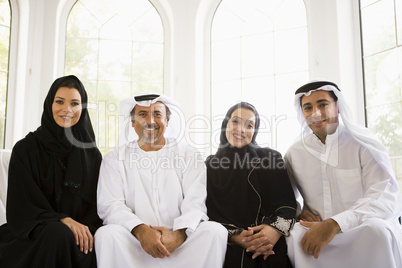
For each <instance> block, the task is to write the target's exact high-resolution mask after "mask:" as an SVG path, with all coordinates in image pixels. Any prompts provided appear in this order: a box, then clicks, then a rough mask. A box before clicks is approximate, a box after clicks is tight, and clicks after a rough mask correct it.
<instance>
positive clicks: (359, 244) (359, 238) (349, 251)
mask: <svg viewBox="0 0 402 268" xmlns="http://www.w3.org/2000/svg"><path fill="white" fill-rule="evenodd" d="M344 130H345V129H344V128H343V127H342V126H340V127H338V130H337V131H336V132H335V133H334V134H332V135H328V136H327V139H326V144H323V143H322V142H321V141H320V140H319V139H318V138H317V137H316V136H315V135H314V134H310V135H308V136H307V137H305V138H304V140H303V141H299V142H297V143H295V144H294V145H292V146H291V147H290V149H289V150H288V152H287V153H286V155H285V161H286V164H287V167H288V173H289V177H290V180H291V183H292V185H294V186H295V187H296V188H297V189H298V190H296V193H295V194H296V195H299V193H300V194H301V195H302V197H303V201H304V204H303V208H304V209H307V210H310V211H312V212H313V213H314V214H317V215H320V217H321V218H322V219H323V220H325V219H328V218H332V219H334V220H335V221H336V222H337V223H338V224H339V226H340V227H341V233H339V234H337V235H336V236H335V237H336V239H334V240H333V241H331V242H330V244H328V245H327V246H326V247H324V249H325V250H323V251H322V253H321V254H320V256H319V258H318V260H316V259H314V257H312V256H310V255H307V254H305V253H304V252H303V250H302V248H301V246H300V242H301V239H302V238H303V236H304V234H305V232H306V229H305V228H304V227H302V226H301V225H299V224H297V225H296V226H295V227H294V229H293V230H292V231H291V232H290V237H289V238H286V241H287V243H288V253H289V257H290V259H291V261H292V263H294V264H295V265H296V267H373V268H375V267H395V268H396V267H402V266H400V265H402V257H401V256H402V230H401V227H400V225H399V224H398V222H397V219H396V214H395V207H396V200H397V197H398V191H395V189H394V188H393V187H391V184H390V181H391V180H392V178H391V177H390V176H389V174H388V173H387V172H385V171H384V170H383V169H382V168H381V167H380V165H379V164H378V163H377V162H376V161H375V159H374V157H373V156H372V155H371V153H370V151H368V150H367V149H366V148H364V147H363V146H362V145H360V144H359V143H357V142H356V141H355V140H354V139H352V137H351V136H350V134H348V133H347V132H345V131H344ZM370 228H371V229H370ZM370 230H371V231H370ZM379 230H380V231H379ZM377 236H379V237H383V238H381V239H379V238H378V237H377ZM352 256H353V257H352ZM378 263H381V265H380V266H378ZM331 265H333V266H331Z"/></svg>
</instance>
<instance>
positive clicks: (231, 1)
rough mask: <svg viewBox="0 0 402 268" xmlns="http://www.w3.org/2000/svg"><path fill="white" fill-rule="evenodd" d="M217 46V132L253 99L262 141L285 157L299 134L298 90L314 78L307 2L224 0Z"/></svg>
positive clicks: (214, 80) (217, 23)
mask: <svg viewBox="0 0 402 268" xmlns="http://www.w3.org/2000/svg"><path fill="white" fill-rule="evenodd" d="M211 42H212V46H211V81H212V82H211V109H212V111H211V114H212V129H213V130H219V129H220V124H221V122H222V118H223V116H224V115H225V113H226V111H227V110H228V108H229V107H231V106H232V105H234V104H235V103H237V102H238V101H247V102H250V103H251V104H253V105H254V106H255V107H256V108H257V110H258V111H259V113H260V115H261V120H262V122H261V123H262V124H261V127H260V133H259V136H258V137H257V141H258V143H259V144H260V145H264V146H271V147H273V148H276V149H278V150H280V151H282V152H283V153H284V151H285V150H286V149H287V147H288V146H289V145H290V143H291V141H292V140H293V139H294V138H295V133H296V131H298V130H299V123H297V121H296V115H295V111H294V108H293V98H294V91H295V90H296V89H297V87H298V86H300V85H301V84H303V83H305V81H307V80H308V78H309V70H308V47H307V20H306V8H305V6H304V2H303V1H302V0H281V1H279V0H278V1H259V0H252V1H236V0H222V2H221V3H220V6H219V7H218V9H217V11H216V14H215V17H214V20H213V24H212V36H211ZM219 134H220V133H219V132H218V131H215V132H213V134H212V137H211V140H212V143H213V147H214V148H212V150H214V149H216V148H217V145H218V143H219Z"/></svg>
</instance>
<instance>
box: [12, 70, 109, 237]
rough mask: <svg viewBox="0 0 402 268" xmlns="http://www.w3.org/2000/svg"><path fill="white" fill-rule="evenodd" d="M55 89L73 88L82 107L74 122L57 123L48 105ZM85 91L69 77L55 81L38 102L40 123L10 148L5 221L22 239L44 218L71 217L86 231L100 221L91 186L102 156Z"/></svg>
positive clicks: (47, 219)
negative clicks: (66, 125) (78, 95)
mask: <svg viewBox="0 0 402 268" xmlns="http://www.w3.org/2000/svg"><path fill="white" fill-rule="evenodd" d="M60 87H67V88H71V89H76V90H78V92H79V94H80V95H81V105H82V111H81V116H80V118H79V120H78V122H77V123H76V124H75V125H73V126H72V127H69V128H63V127H60V126H59V125H58V124H57V123H56V122H55V121H54V118H53V112H52V105H53V102H54V97H55V95H56V92H57V91H58V89H59V88H60ZM87 103H88V100H87V93H86V91H85V88H84V86H83V85H82V83H81V82H80V80H79V79H78V78H77V77H75V76H73V75H69V76H64V77H60V78H58V79H56V80H55V81H54V83H53V84H52V85H51V87H50V90H49V92H48V94H47V96H46V99H45V102H44V105H43V114H42V120H41V126H40V127H39V128H38V129H37V130H36V131H34V132H31V133H29V134H28V135H27V136H26V137H25V138H24V139H22V140H21V141H19V142H18V143H17V144H16V145H15V146H14V148H13V152H12V155H11V160H10V166H9V174H8V175H9V187H8V195H7V196H8V197H7V199H8V200H7V221H8V223H9V224H10V227H12V229H13V230H14V232H15V234H16V235H17V236H19V237H22V238H26V237H28V236H29V235H30V232H31V230H33V229H34V228H35V227H36V226H38V225H40V224H44V223H46V222H48V221H53V220H59V219H61V218H64V217H71V218H73V219H74V220H76V221H78V222H81V223H82V224H85V225H87V226H88V227H89V228H90V230H91V231H92V232H94V231H95V230H96V228H97V227H99V225H100V223H101V221H100V219H99V217H98V215H97V213H96V188H97V182H98V175H99V167H100V163H101V160H102V156H101V154H100V152H99V150H98V148H97V147H96V145H95V134H94V131H93V129H92V124H91V120H90V118H89V114H88V111H87Z"/></svg>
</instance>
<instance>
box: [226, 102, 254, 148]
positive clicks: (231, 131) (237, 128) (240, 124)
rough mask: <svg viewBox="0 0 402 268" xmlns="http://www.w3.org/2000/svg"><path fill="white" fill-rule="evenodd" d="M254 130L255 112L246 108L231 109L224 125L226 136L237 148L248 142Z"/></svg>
mask: <svg viewBox="0 0 402 268" xmlns="http://www.w3.org/2000/svg"><path fill="white" fill-rule="evenodd" d="M254 132H255V114H254V112H253V111H251V110H249V109H246V108H238V109H236V110H234V111H233V113H232V114H231V116H230V119H229V121H228V123H227V125H226V138H227V140H228V141H229V143H230V144H231V145H232V146H234V147H237V148H242V147H244V146H246V145H247V144H249V143H250V142H251V140H252V138H253V135H254Z"/></svg>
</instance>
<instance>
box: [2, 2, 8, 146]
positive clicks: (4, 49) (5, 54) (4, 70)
mask: <svg viewBox="0 0 402 268" xmlns="http://www.w3.org/2000/svg"><path fill="white" fill-rule="evenodd" d="M10 24H11V10H10V3H9V1H8V0H0V148H4V138H5V132H6V109H7V87H8V56H9V50H10Z"/></svg>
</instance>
